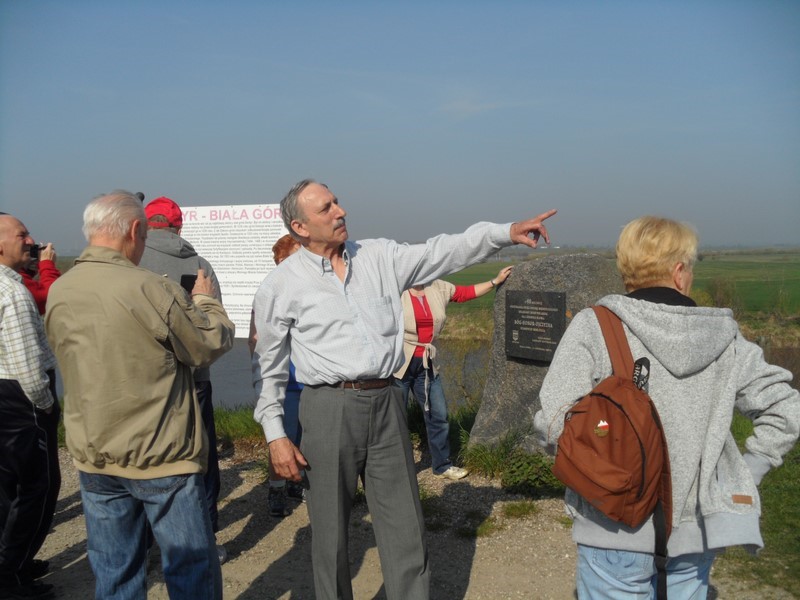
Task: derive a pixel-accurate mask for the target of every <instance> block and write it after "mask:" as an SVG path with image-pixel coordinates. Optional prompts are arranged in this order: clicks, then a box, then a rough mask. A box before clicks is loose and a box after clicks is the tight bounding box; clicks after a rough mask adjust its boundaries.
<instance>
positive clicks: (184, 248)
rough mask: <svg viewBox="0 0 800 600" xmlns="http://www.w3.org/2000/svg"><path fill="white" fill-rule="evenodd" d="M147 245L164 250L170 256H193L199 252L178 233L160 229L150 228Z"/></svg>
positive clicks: (158, 250)
mask: <svg viewBox="0 0 800 600" xmlns="http://www.w3.org/2000/svg"><path fill="white" fill-rule="evenodd" d="M145 246H146V247H148V248H151V249H152V250H156V251H157V252H163V253H164V254H168V255H169V256H175V257H178V258H191V257H193V256H197V252H196V251H195V249H194V246H192V245H191V244H190V243H189V242H187V241H186V240H185V239H183V238H182V237H181V236H179V235H178V234H176V233H172V232H171V231H164V230H160V229H150V230H149V231H148V232H147V241H146V242H145Z"/></svg>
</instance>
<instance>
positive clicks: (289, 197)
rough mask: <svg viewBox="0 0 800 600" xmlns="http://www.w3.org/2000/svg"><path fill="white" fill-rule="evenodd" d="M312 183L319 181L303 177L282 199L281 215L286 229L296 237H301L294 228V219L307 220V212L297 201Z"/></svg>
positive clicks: (303, 221)
mask: <svg viewBox="0 0 800 600" xmlns="http://www.w3.org/2000/svg"><path fill="white" fill-rule="evenodd" d="M312 183H317V181H315V180H313V179H303V180H302V181H298V182H297V183H295V184H294V185H293V186H292V189H290V190H289V193H288V194H286V195H285V196H284V197H283V200H281V217H282V218H283V224H284V225H285V226H286V229H288V230H289V233H290V234H291V236H292V237H293V238H294V239H296V240H297V239H300V238H299V237H298V235H297V234H296V233H295V232H294V229H292V221H300V222H301V223H305V222H306V213H305V211H304V210H303V209H301V208H300V205H299V204H298V203H297V200H298V199H299V198H300V194H301V193H302V192H303V190H304V189H306V188H307V187H308V186H309V185H311V184H312Z"/></svg>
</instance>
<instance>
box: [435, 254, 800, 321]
mask: <svg viewBox="0 0 800 600" xmlns="http://www.w3.org/2000/svg"><path fill="white" fill-rule="evenodd" d="M576 252H577V251H576ZM510 264H516V263H511V262H488V263H482V264H479V265H474V266H472V267H468V268H466V269H464V270H463V271H459V272H458V273H454V274H452V275H449V276H447V277H444V279H446V280H447V281H449V282H451V283H454V284H456V285H474V284H476V283H481V282H484V281H489V280H490V279H492V278H493V277H494V276H495V275H497V273H498V271H500V269H502V268H503V267H505V266H507V265H510ZM719 282H727V283H728V284H729V285H730V286H731V290H730V291H729V292H727V297H726V294H723V297H721V298H719V299H720V300H722V302H721V303H720V304H723V305H727V306H731V305H732V304H736V305H737V306H736V308H738V309H741V310H742V311H744V312H774V311H776V310H778V311H780V312H781V313H782V314H783V316H789V315H797V314H798V313H800V250H798V249H792V250H786V251H769V250H760V251H739V252H735V251H730V252H708V253H704V254H703V255H702V260H700V261H698V263H697V265H695V269H694V286H695V288H697V289H698V290H702V291H705V292H709V291H710V290H712V289H713V288H714V287H715V284H718V283H719ZM717 287H719V286H717ZM494 296H495V294H494V293H493V292H489V293H488V294H486V295H485V296H482V297H481V298H476V299H475V300H470V301H469V302H464V303H461V304H457V303H451V304H450V305H449V306H448V307H447V314H448V316H449V315H458V314H461V313H469V312H476V311H481V310H487V309H488V310H490V309H491V308H492V306H493V303H494Z"/></svg>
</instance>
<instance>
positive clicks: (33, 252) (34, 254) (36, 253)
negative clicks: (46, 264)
mask: <svg viewBox="0 0 800 600" xmlns="http://www.w3.org/2000/svg"><path fill="white" fill-rule="evenodd" d="M41 249H42V247H41V246H40V245H39V244H33V245H32V246H31V249H30V252H29V253H30V255H31V258H39V251H40V250H41Z"/></svg>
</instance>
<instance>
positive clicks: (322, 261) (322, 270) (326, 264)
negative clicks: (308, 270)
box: [298, 242, 350, 275]
mask: <svg viewBox="0 0 800 600" xmlns="http://www.w3.org/2000/svg"><path fill="white" fill-rule="evenodd" d="M298 253H299V254H300V256H301V259H302V260H303V261H305V262H306V263H308V264H309V265H311V266H313V268H314V270H315V271H318V272H319V274H320V275H325V274H326V273H333V267H332V266H331V261H330V260H328V259H327V258H326V257H324V256H320V255H319V254H314V253H313V252H311V251H309V250H308V248H306V247H305V246H301V247H300V250H299V251H298ZM342 258H343V259H344V264H345V265H346V266H349V265H350V253H349V252H348V250H347V243H346V242H345V243H344V244H343V248H342Z"/></svg>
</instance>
